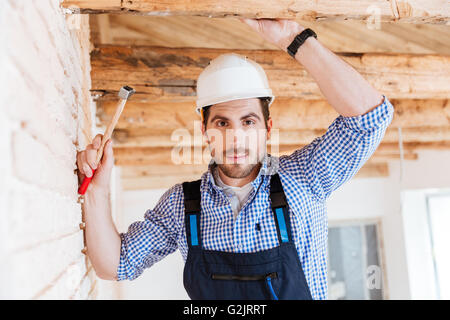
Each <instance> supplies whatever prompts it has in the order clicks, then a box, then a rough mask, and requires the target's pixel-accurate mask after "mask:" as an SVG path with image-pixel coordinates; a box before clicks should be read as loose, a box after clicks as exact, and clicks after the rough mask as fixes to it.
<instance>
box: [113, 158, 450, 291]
mask: <svg viewBox="0 0 450 320" xmlns="http://www.w3.org/2000/svg"><path fill="white" fill-rule="evenodd" d="M389 167H390V176H389V177H387V178H358V179H353V180H351V181H349V182H348V183H347V184H345V185H343V186H342V187H341V188H340V189H338V190H336V191H335V192H334V193H333V194H332V195H331V197H330V199H329V201H328V214H329V220H330V222H333V221H342V220H354V219H379V220H380V221H381V235H380V239H381V242H382V246H383V248H384V254H383V257H382V258H383V259H384V261H383V262H384V265H385V272H386V274H385V277H386V282H387V288H385V290H386V294H387V297H388V298H389V299H411V298H413V299H417V298H433V295H432V292H433V288H434V287H433V284H432V283H430V282H431V281H432V280H431V278H429V277H422V278H420V279H418V275H420V272H421V268H422V271H423V270H424V269H423V268H424V266H425V268H426V266H429V265H430V263H431V261H430V259H431V258H430V255H429V254H428V253H427V250H429V247H428V244H427V243H425V238H424V237H422V236H421V237H418V236H417V234H418V230H417V228H422V229H421V230H422V231H423V229H424V228H427V226H426V225H423V224H421V223H418V222H419V221H418V218H417V214H415V213H414V212H412V211H411V210H409V208H411V206H413V207H414V204H413V203H408V205H406V204H405V203H403V204H402V200H401V199H402V197H401V192H402V190H410V189H425V188H449V187H450V151H428V150H421V151H420V152H419V159H418V160H415V161H405V162H404V166H403V175H402V179H401V180H400V161H393V162H391V163H390V164H389ZM164 191H165V190H153V191H150V190H149V191H127V192H124V193H123V196H122V210H123V211H122V213H121V216H122V225H121V227H120V229H121V231H124V230H126V227H127V226H128V225H129V224H130V223H132V222H133V221H136V220H141V219H142V218H143V215H144V212H145V210H146V209H147V208H153V206H154V205H155V203H156V201H157V200H158V199H159V197H160V196H161V195H162V193H163V192H164ZM415 208H416V209H417V206H416V207H415ZM421 214H423V213H421ZM423 232H425V231H423ZM425 233H426V232H425ZM418 241H419V242H420V241H423V242H421V246H418V243H417V242H418ZM425 260H426V261H425ZM418 261H422V263H421V264H418ZM182 270H183V262H182V259H181V255H180V253H179V252H178V251H177V252H175V253H174V254H172V255H171V256H169V257H168V258H166V259H164V260H162V261H160V262H158V263H157V264H156V265H155V266H153V267H152V268H150V269H147V270H146V271H145V272H144V274H143V275H141V277H139V278H138V279H136V280H134V281H132V282H128V281H127V282H128V283H124V285H123V286H122V291H121V297H122V298H151V299H184V298H188V297H187V295H186V293H185V291H184V288H183V285H182Z"/></svg>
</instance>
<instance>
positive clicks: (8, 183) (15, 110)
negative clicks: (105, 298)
mask: <svg viewBox="0 0 450 320" xmlns="http://www.w3.org/2000/svg"><path fill="white" fill-rule="evenodd" d="M0 30H2V31H1V32H0V70H1V72H0V87H1V92H2V94H1V95H0V154H1V157H0V176H1V177H2V178H1V179H0V283H1V286H0V298H1V299H86V298H92V297H95V295H96V287H95V284H96V282H95V275H94V274H93V270H92V268H91V266H90V264H89V262H88V260H87V258H86V257H85V255H83V254H82V253H81V250H82V248H83V232H82V231H81V230H80V227H79V223H80V222H81V205H80V204H79V203H78V202H77V200H78V196H77V188H78V181H77V176H76V173H75V171H74V170H75V168H76V166H75V161H76V160H75V159H76V152H77V149H78V148H84V146H85V144H86V141H90V139H91V133H92V126H93V121H92V119H93V112H94V106H93V104H92V100H91V95H90V92H89V89H90V84H91V82H90V57H89V51H90V42H89V23H88V18H87V16H86V15H77V16H67V17H66V16H65V15H64V12H63V11H62V9H61V8H60V1H59V0H39V1H38V0H34V1H32V0H2V1H0Z"/></svg>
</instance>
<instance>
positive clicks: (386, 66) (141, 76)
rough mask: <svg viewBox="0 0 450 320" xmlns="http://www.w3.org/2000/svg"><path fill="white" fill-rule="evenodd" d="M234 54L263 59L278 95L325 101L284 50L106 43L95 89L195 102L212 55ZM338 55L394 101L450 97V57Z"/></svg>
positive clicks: (96, 61)
mask: <svg viewBox="0 0 450 320" xmlns="http://www.w3.org/2000/svg"><path fill="white" fill-rule="evenodd" d="M229 52H235V53H238V54H241V55H244V56H247V57H249V58H250V59H253V60H254V61H256V62H257V63H259V64H260V65H261V66H262V67H263V68H264V70H265V72H266V74H267V77H268V79H269V83H270V86H271V88H272V91H273V92H274V95H275V96H277V97H295V98H302V99H312V100H314V99H323V96H322V94H321V92H320V90H319V88H318V86H317V84H316V82H315V81H314V79H312V77H311V76H310V75H309V74H308V73H307V71H306V70H305V69H304V68H303V67H302V65H301V64H300V63H298V62H297V61H295V60H294V59H292V57H290V56H289V55H288V54H286V53H285V52H283V51H281V50H228V49H205V48H175V49H173V48H163V47H122V46H102V47H99V48H96V49H94V50H93V51H92V53H91V65H92V71H91V77H92V90H93V92H94V93H95V94H99V96H100V98H103V99H106V100H108V99H109V100H116V99H117V91H118V90H119V89H120V87H121V86H122V85H123V84H124V83H126V84H128V85H130V86H132V87H133V88H135V89H136V94H135V95H134V96H133V97H132V101H141V102H161V101H166V102H180V101H189V102H192V103H194V101H195V99H196V81H197V78H198V75H199V74H200V73H201V72H202V71H203V69H204V68H205V67H206V66H207V65H208V63H209V61H210V60H211V59H214V58H216V57H217V56H218V55H220V54H223V53H229ZM339 55H340V56H341V57H342V59H344V60H345V61H346V62H348V63H349V64H350V65H352V66H353V67H354V68H355V69H356V70H357V71H358V72H359V73H361V75H362V76H363V77H364V78H365V79H366V80H367V81H369V82H370V83H371V84H372V85H373V86H374V87H375V88H376V89H377V90H379V91H380V92H382V93H383V94H385V95H387V96H388V97H389V98H390V99H448V98H450V90H449V89H450V85H449V84H450V56H443V55H431V54H430V55H425V54H420V55H412V54H382V53H361V54H356V53H352V54H339Z"/></svg>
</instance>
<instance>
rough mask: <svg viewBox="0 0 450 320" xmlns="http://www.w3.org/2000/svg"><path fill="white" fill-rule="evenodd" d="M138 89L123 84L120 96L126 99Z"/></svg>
mask: <svg viewBox="0 0 450 320" xmlns="http://www.w3.org/2000/svg"><path fill="white" fill-rule="evenodd" d="M135 92H136V91H135V90H134V89H133V88H132V87H129V86H123V87H122V88H120V90H119V98H120V99H124V100H127V99H128V98H130V97H131V96H132V95H133V93H135Z"/></svg>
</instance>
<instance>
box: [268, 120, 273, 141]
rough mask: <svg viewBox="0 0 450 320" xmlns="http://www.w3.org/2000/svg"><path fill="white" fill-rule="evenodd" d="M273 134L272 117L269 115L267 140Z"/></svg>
mask: <svg viewBox="0 0 450 320" xmlns="http://www.w3.org/2000/svg"><path fill="white" fill-rule="evenodd" d="M271 134H272V118H271V117H270V116H269V119H267V140H269V139H270V136H271Z"/></svg>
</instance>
